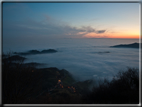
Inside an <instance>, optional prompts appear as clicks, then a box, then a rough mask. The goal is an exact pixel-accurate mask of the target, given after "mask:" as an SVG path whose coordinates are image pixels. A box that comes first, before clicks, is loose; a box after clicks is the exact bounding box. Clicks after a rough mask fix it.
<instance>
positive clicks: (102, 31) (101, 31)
mask: <svg viewBox="0 0 142 107" xmlns="http://www.w3.org/2000/svg"><path fill="white" fill-rule="evenodd" d="M105 31H106V30H98V31H97V32H96V33H97V34H99V33H104V32H105Z"/></svg>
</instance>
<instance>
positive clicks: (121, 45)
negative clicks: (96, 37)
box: [110, 42, 139, 48]
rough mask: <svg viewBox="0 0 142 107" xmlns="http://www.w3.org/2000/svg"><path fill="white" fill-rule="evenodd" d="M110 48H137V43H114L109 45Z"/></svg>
mask: <svg viewBox="0 0 142 107" xmlns="http://www.w3.org/2000/svg"><path fill="white" fill-rule="evenodd" d="M110 47H111V48H139V43H136V42H135V43H132V44H120V45H114V46H110Z"/></svg>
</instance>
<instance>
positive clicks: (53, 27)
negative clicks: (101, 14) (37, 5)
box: [3, 14, 106, 38]
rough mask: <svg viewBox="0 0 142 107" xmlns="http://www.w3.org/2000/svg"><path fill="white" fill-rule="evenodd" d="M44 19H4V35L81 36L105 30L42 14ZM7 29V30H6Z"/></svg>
mask: <svg viewBox="0 0 142 107" xmlns="http://www.w3.org/2000/svg"><path fill="white" fill-rule="evenodd" d="M43 16H44V19H43V20H41V21H35V20H33V19H26V20H24V21H4V22H3V32H4V36H6V35H7V36H9V35H11V36H16V37H17V36H18V37H19V36H24V37H26V36H32V37H35V36H41V37H42V36H44V37H51V38H68V37H69V38H75V37H77V38H82V37H84V35H87V34H89V33H96V34H102V33H105V31H106V30H96V29H94V28H93V27H91V26H82V27H80V28H78V27H75V26H70V25H69V24H67V23H64V22H61V21H59V20H55V19H54V18H52V17H50V16H48V15H46V14H44V15H43ZM7 31H8V32H7Z"/></svg>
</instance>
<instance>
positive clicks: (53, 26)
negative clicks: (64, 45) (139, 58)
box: [2, 2, 140, 40]
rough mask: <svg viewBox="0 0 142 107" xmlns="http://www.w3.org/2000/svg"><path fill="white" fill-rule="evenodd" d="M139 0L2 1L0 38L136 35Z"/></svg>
mask: <svg viewBox="0 0 142 107" xmlns="http://www.w3.org/2000/svg"><path fill="white" fill-rule="evenodd" d="M139 9H140V4H139V3H16V2H15V3H3V7H2V11H3V14H2V18H3V21H2V22H3V24H2V27H3V40H12V39H13V40H16V39H17V40H18V39H25V38H27V39H44V38H130V39H133V38H139V32H140V31H139V30H140V28H139V27H140V12H139V11H140V10H139Z"/></svg>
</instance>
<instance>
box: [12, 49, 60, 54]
mask: <svg viewBox="0 0 142 107" xmlns="http://www.w3.org/2000/svg"><path fill="white" fill-rule="evenodd" d="M55 52H57V50H54V49H47V50H42V51H38V50H30V51H28V52H19V53H17V52H14V54H18V55H34V54H44V53H55Z"/></svg>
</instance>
